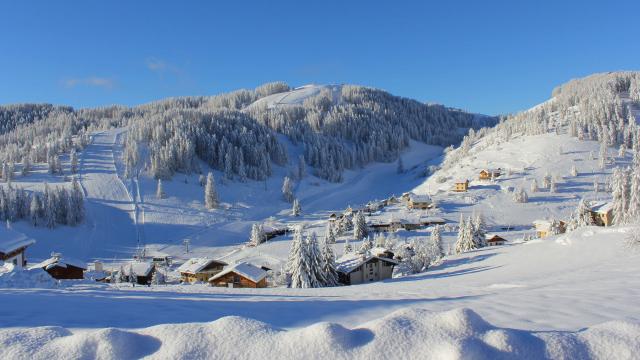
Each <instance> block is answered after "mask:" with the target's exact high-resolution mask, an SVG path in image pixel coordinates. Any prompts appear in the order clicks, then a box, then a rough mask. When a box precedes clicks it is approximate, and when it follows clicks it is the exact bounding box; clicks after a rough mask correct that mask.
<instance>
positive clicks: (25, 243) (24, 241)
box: [0, 227, 36, 269]
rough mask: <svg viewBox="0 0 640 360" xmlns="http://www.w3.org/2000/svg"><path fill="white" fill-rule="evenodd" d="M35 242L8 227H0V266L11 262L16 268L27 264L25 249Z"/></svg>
mask: <svg viewBox="0 0 640 360" xmlns="http://www.w3.org/2000/svg"><path fill="white" fill-rule="evenodd" d="M35 242H36V241H35V240H33V239H29V238H28V237H27V236H25V235H24V234H22V233H19V232H17V231H15V230H13V229H11V228H10V227H7V228H4V229H0V266H2V265H3V264H12V265H13V266H14V267H15V268H18V269H21V268H23V267H25V266H26V265H27V258H26V256H25V251H26V249H27V248H28V247H29V246H31V245H33V244H35Z"/></svg>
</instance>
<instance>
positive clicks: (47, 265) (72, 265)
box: [30, 253, 87, 280]
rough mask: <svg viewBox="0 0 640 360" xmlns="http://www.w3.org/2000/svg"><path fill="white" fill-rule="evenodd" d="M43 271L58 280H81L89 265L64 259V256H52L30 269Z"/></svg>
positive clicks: (54, 254)
mask: <svg viewBox="0 0 640 360" xmlns="http://www.w3.org/2000/svg"><path fill="white" fill-rule="evenodd" d="M38 268H40V269H42V270H44V271H46V272H47V273H48V274H49V275H51V277H52V278H54V279H56V280H81V279H84V272H85V271H86V270H87V265H86V264H85V263H83V262H82V261H79V260H75V259H70V258H65V257H62V254H56V253H53V254H51V258H49V259H47V260H45V261H43V262H41V263H39V264H35V265H33V266H30V269H38Z"/></svg>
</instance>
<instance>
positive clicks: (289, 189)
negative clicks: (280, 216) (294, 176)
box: [282, 176, 295, 202]
mask: <svg viewBox="0 0 640 360" xmlns="http://www.w3.org/2000/svg"><path fill="white" fill-rule="evenodd" d="M282 196H283V197H284V199H285V201H287V202H293V200H294V199H295V196H294V195H293V182H292V181H291V179H290V178H289V177H288V176H285V178H284V181H283V182H282Z"/></svg>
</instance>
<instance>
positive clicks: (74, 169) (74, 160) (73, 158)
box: [69, 149, 78, 174]
mask: <svg viewBox="0 0 640 360" xmlns="http://www.w3.org/2000/svg"><path fill="white" fill-rule="evenodd" d="M69 158H70V163H71V165H70V170H71V173H72V174H77V173H78V154H77V153H76V149H72V150H71V154H69Z"/></svg>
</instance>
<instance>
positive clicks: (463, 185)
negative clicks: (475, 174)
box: [453, 180, 469, 192]
mask: <svg viewBox="0 0 640 360" xmlns="http://www.w3.org/2000/svg"><path fill="white" fill-rule="evenodd" d="M467 190H469V180H458V181H456V182H455V184H454V186H453V191H456V192H465V191H467Z"/></svg>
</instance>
